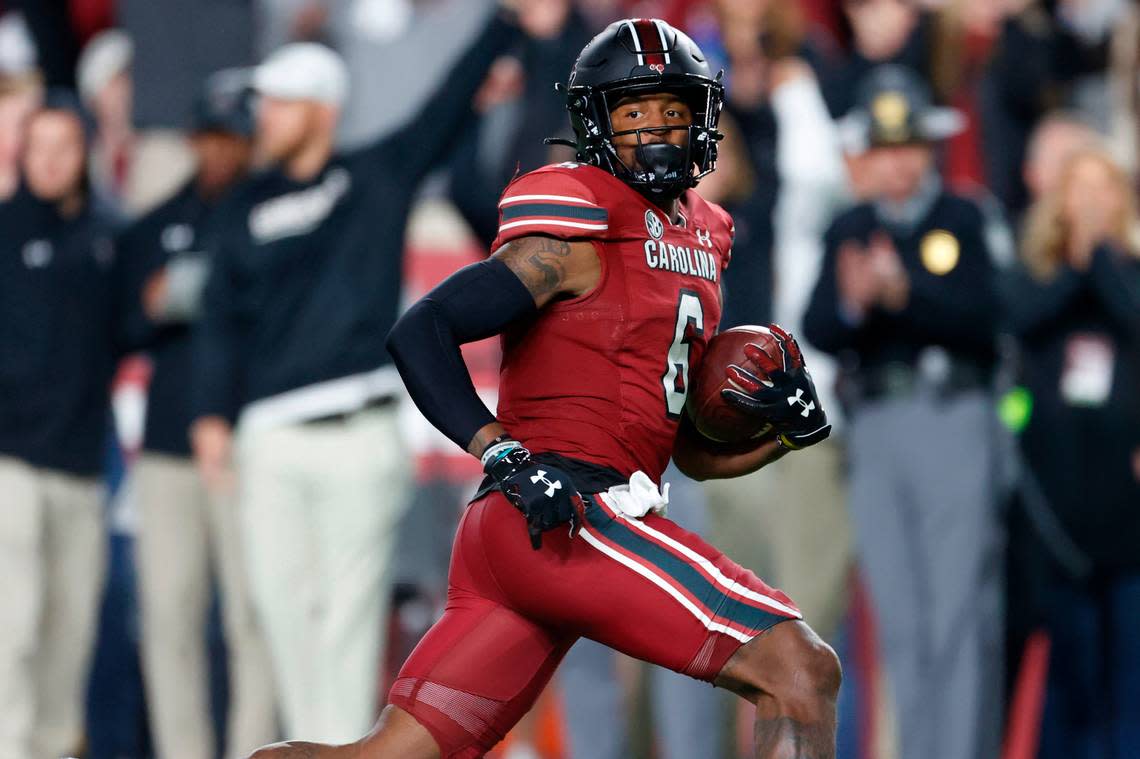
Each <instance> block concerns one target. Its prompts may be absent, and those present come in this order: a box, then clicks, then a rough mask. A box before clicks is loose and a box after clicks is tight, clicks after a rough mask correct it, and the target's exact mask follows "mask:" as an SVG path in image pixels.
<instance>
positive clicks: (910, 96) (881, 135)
mask: <svg viewBox="0 0 1140 759" xmlns="http://www.w3.org/2000/svg"><path fill="white" fill-rule="evenodd" d="M965 127H966V118H965V116H963V115H962V113H961V112H960V111H958V110H956V109H954V108H940V107H938V106H935V105H934V103H933V102H932V99H931V96H930V89H929V88H928V87H927V86H926V84H925V83H924V82H923V81H922V79H921V78H920V77H919V76H918V74H917V73H915V72H914V71H913V70H911V69H909V68H907V67H906V66H898V65H895V64H884V65H882V66H876V67H875V68H873V69H871V71H870V72H869V73H868V74H867V75H866V76H865V77H863V79H862V81H860V82H859V85H858V87H857V89H856V91H855V106H854V108H852V109H851V111H850V112H849V113H848V114H847V115H846V116H844V117H843V118H842V119H841V120H840V123H839V129H840V135H841V139H842V141H843V146H844V148H845V149H846V150H847V151H848V152H850V153H862V152H864V151H866V150H867V149H868V148H876V147H887V146H891V145H914V144H925V143H930V142H937V141H939V140H945V139H946V138H948V137H953V136H954V135H956V134H958V133H959V132H961V131H962V130H963V129H965Z"/></svg>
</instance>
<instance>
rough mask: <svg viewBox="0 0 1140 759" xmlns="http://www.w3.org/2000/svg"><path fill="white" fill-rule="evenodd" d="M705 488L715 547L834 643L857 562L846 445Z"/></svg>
mask: <svg viewBox="0 0 1140 759" xmlns="http://www.w3.org/2000/svg"><path fill="white" fill-rule="evenodd" d="M705 486H706V488H707V492H708V497H709V513H710V516H711V518H712V523H713V530H712V534H713V536H714V540H713V543H714V545H716V546H717V547H718V548H720V549H721V550H722V551H724V552H725V553H726V554H728V555H729V556H731V557H732V558H733V559H734V560H736V561H737V562H738V563H740V564H741V565H743V566H745V567H748V568H749V569H752V570H753V571H755V572H757V574H759V575H760V576H761V577H763V578H764V580H765V581H766V582H769V583H770V584H772V585H773V586H775V587H778V588H780V589H781V590H783V591H784V592H785V593H787V594H788V595H789V596H791V598H792V600H793V601H795V602H796V605H797V606H799V607H800V610H801V611H802V612H803V613H804V620H805V621H806V622H807V623H808V624H810V625H811V626H812V629H814V630H815V631H816V632H818V633H819V635H820V636H821V637H823V638H824V639H825V640H834V636H835V634H836V632H838V629H839V624H840V622H841V621H842V618H843V614H844V612H845V610H846V608H847V602H846V590H847V575H848V570H849V569H850V566H851V529H850V527H849V525H848V519H847V504H846V498H845V495H844V487H843V473H842V447H841V445H840V444H839V443H838V442H835V441H832V440H825V441H823V442H822V443H819V444H817V445H814V446H812V447H811V448H808V449H806V450H803V451H797V452H794V453H789V454H788V455H786V456H784V457H783V458H782V459H780V460H779V461H777V462H775V463H774V464H771V465H769V466H767V467H765V468H763V469H761V470H760V471H758V472H754V473H752V474H750V475H746V476H744V477H735V478H733V479H728V480H710V481H708V482H706V483H705Z"/></svg>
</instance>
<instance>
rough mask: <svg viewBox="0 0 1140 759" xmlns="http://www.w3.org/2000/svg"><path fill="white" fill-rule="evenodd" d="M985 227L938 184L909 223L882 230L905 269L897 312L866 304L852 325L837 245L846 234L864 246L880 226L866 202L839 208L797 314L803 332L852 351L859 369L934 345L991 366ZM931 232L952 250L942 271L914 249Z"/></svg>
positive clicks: (993, 307) (992, 301)
mask: <svg viewBox="0 0 1140 759" xmlns="http://www.w3.org/2000/svg"><path fill="white" fill-rule="evenodd" d="M985 226H986V222H985V219H984V217H983V215H982V211H981V210H980V209H979V208H978V206H977V205H976V204H975V203H973V202H972V201H970V200H967V199H966V198H963V197H961V196H958V195H955V194H953V193H950V192H946V191H942V192H941V194H940V195H939V196H938V198H937V199H936V200H935V201H934V203H933V205H932V206H931V207H930V210H929V211H928V212H927V213H926V216H925V218H924V219H923V220H922V222H921V223H919V224H918V225H916V227H915V228H914V229H913V230H911V231H908V232H905V233H904V232H898V231H894V232H889V234H890V237H891V239H892V241H893V242H894V245H895V249H896V250H897V251H898V254H899V257H900V258H901V260H902V263H903V266H905V267H906V270H907V274H908V275H909V276H910V298H909V301H908V303H907V305H906V306H905V308H903V310H902V311H901V312H899V313H890V312H887V311H885V310H882V309H879V308H873V309H872V310H871V311H870V313H868V314H867V315H866V318H864V319H863V321H862V322H860V323H858V324H853V323H852V322H850V321H848V320H846V319H845V318H844V316H843V312H842V308H841V304H840V298H839V289H838V284H837V280H836V271H835V265H836V257H837V254H838V250H839V247H840V245H841V244H842V243H843V242H844V241H846V240H856V241H858V242H859V243H861V244H863V245H866V244H867V243H868V242H869V240H870V238H871V236H872V234H873V233H874V232H875V231H877V230H880V229H884V227H883V225H882V224H881V223H880V221H879V219H878V216H877V214H876V212H875V209H874V207H873V206H872V205H871V204H868V203H864V204H861V205H858V206H855V207H854V208H852V209H850V210H848V211H846V212H844V213H843V214H841V215H840V216H839V217H838V218H837V219H835V221H834V222H832V224H831V228H830V229H828V231H827V235H826V238H825V243H826V251H825V255H824V260H823V265H822V268H821V270H820V275H819V280H818V281H817V282H816V286H815V290H814V292H813V293H812V297H811V301H810V304H809V306H808V310H807V313H806V314H805V315H804V325H803V331H804V336H805V337H806V338H807V339H808V341H809V342H811V343H812V344H813V345H815V346H816V347H817V348H819V349H820V350H822V351H825V352H827V353H831V354H835V355H841V354H845V353H846V354H848V355H849V356H851V357H853V358H856V359H857V360H858V366H859V367H860V368H861V369H864V370H871V369H875V368H878V367H881V366H883V365H885V364H887V363H890V362H897V363H901V364H907V365H913V364H914V362H915V361H916V359H917V358H918V356H919V353H920V351H922V349H923V348H925V347H927V346H941V347H943V348H945V349H946V350H947V351H948V352H949V353H950V355H951V356H952V357H954V358H957V359H959V360H962V361H967V362H970V363H973V364H977V365H980V366H982V367H990V366H992V364H993V362H994V350H995V348H994V342H995V335H996V333H997V328H998V316H999V314H998V307H997V294H996V290H995V280H994V276H995V275H994V269H993V263H992V261H991V259H990V251H989V248H988V246H987V244H986V236H985ZM884 231H886V230H885V229H884ZM932 233H934V234H937V233H942V234H945V233H948V234H949V235H950V236H951V237H952V238H953V241H954V242H953V243H952V244H953V245H956V248H957V251H958V256H957V259H956V262H955V263H954V265H953V267H952V268H951V269H950V270H949V271H947V272H945V273H942V274H936V273H934V272H932V271H931V270H930V269H929V268H928V267H927V266H926V265H925V264H924V263H923V254H922V251H923V248H924V246H925V245H928V244H930V240H931V238H930V235H931V234H932ZM943 239H945V238H943ZM943 244H949V243H943Z"/></svg>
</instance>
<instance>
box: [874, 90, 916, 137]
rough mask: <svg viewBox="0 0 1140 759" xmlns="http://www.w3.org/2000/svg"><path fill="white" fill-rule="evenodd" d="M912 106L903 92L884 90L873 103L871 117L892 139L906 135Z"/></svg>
mask: <svg viewBox="0 0 1140 759" xmlns="http://www.w3.org/2000/svg"><path fill="white" fill-rule="evenodd" d="M909 115H910V106H909V105H908V104H907V100H906V97H904V96H903V94H902V93H901V92H884V93H882V94H881V95H879V96H878V97H876V98H875V100H874V101H873V102H872V103H871V117H872V118H873V119H874V121H875V125H876V126H877V127H878V131H879V132H881V133H882V134H883V135H884V136H886V137H889V138H891V139H903V138H905V137H906V120H907V117H908V116H909Z"/></svg>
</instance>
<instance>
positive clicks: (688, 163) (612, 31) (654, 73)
mask: <svg viewBox="0 0 1140 759" xmlns="http://www.w3.org/2000/svg"><path fill="white" fill-rule="evenodd" d="M720 79H721V74H720V73H718V74H717V75H716V76H715V77H713V76H712V75H711V73H710V71H709V65H708V62H707V61H706V60H705V57H704V55H703V54H702V53H701V50H700V48H698V47H697V45H696V43H694V42H693V41H692V40H691V39H689V37H688V36H687V35H686V34H685V33H684V32H681V31H680V30H678V29H675V28H674V27H672V26H670V25H669V24H666V23H665V22H664V21H660V20H658V19H626V20H624V21H616V22H614V23H612V24H610V25H609V26H608V27H606V29H605V30H604V31H603V32H602V33H601V34H599V35H598V36H596V37H594V39H592V40H591V41H590V43H589V44H588V45H586V47H585V48H583V50H582V52H581V53H580V54H579V55H578V60H577V61H576V62H575V63H574V68H573V70H572V71H571V72H570V81H569V83H568V85H567V87H566V108H567V110H569V112H570V124H571V126H572V127H573V129H574V134H575V137H576V138H577V139H576V141H575V143H574V145H573V146H574V147H575V148H576V149H577V151H578V160H579V161H581V162H583V163H589V164H593V165H595V166H598V167H600V168H603V169H606V170H607V171H609V172H610V173H612V174H613V175H614V176H616V177H618V178H619V179H621V180H623V181H624V182H626V183H627V184H629V185H630V186H632V187H633V188H634V189H636V190H638V191H639V192H641V193H642V194H643V195H645V196H647V197H648V198H650V200H654V201H656V200H668V199H672V198H676V197H678V196H679V195H680V194H681V193H682V192H684V191H685V190H686V189H687V188H689V187H694V186H696V184H697V182H698V181H700V178H701V177H703V176H704V175H705V174H708V173H709V172H710V171H712V170H713V169H714V168H716V153H717V146H716V143H717V141H718V140H720V139H722V138H723V135H722V134H721V133H720V132H718V131H717V123H718V122H719V120H720V110H721V107H722V105H723V104H724V86H723V85H722V84H721V82H720ZM657 92H671V93H675V94H677V95H679V96H680V97H681V99H682V100H684V101H685V102H686V103H687V104H688V105H689V108H690V109H691V110H692V113H693V123H692V125H691V126H687V127H685V126H676V127H651V128H650V127H643V128H639V129H630V130H627V131H624V132H619V133H617V134H636V135H637V148H636V150H637V159H638V164H639V165H638V166H627V165H626V164H625V163H623V162H622V160H621V158H619V157H618V153H617V150H616V149H615V148H614V144H613V141H612V139H613V137H614V136H615V132H614V131H613V125H612V124H611V122H610V111H611V110H612V109H613V108H614V106H615V105H616V104H617V103H618V101H619V100H621V99H622V98H624V97H628V96H631V95H641V94H647V93H657ZM663 129H686V130H688V133H689V139H688V141H687V143H686V145H685V146H683V147H682V146H677V145H672V144H668V143H646V142H643V141H642V133H643V132H661V131H662V130H663Z"/></svg>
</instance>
